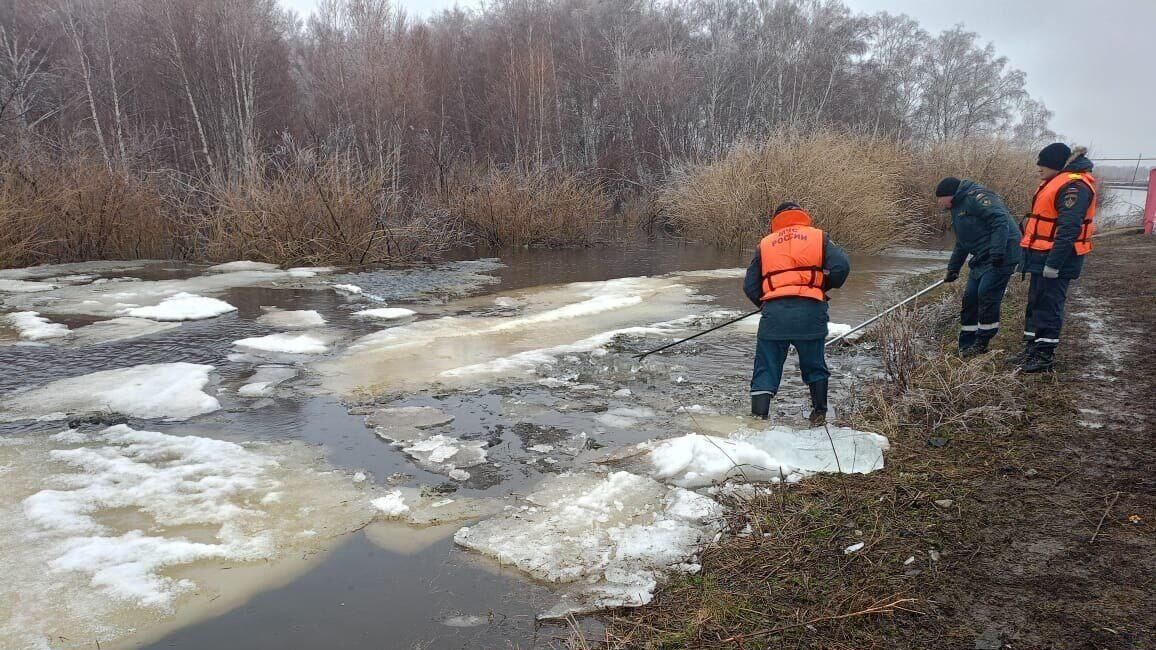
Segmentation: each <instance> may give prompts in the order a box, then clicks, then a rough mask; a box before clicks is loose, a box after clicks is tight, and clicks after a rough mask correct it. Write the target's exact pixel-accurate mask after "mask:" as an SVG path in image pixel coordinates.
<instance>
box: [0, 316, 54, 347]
mask: <svg viewBox="0 0 1156 650" xmlns="http://www.w3.org/2000/svg"><path fill="white" fill-rule="evenodd" d="M5 320H7V321H8V322H9V323H11V324H12V326H13V327H15V328H16V330H17V331H19V332H20V338H22V339H24V340H26V341H44V340H47V339H56V338H60V337H62V336H68V335H69V333H70V332H69V330H68V326H67V325H62V324H60V323H53V322H52V321H50V320H48V319H47V318H44V317H43V316H41V315H40V314H38V313H36V312H34V311H18V312H15V313H11V314H6V315H5Z"/></svg>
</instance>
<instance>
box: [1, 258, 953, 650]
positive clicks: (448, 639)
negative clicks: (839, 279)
mask: <svg viewBox="0 0 1156 650" xmlns="http://www.w3.org/2000/svg"><path fill="white" fill-rule="evenodd" d="M499 257H500V258H501V262H502V264H503V266H500V267H497V265H494V264H489V263H481V264H476V265H474V266H470V264H469V263H467V264H466V265H465V266H464V267H462V266H458V267H453V268H452V269H451V270H449V271H445V270H416V271H406V272H397V271H367V272H363V273H351V274H345V275H343V276H341V278H340V279H341V281H348V282H351V283H354V284H358V285H359V286H362V287H364V288H365V290H366V291H367V292H369V293H375V294H377V295H380V296H382V297H384V298H386V299H387V300H388V301H389V302H390V304H391V305H394V304H399V305H404V304H407V303H412V304H443V305H444V304H445V303H447V302H448V303H449V304H450V305H452V300H453V296H454V295H455V294H461V293H464V294H469V295H478V294H488V293H496V292H503V291H510V290H515V289H525V288H530V287H536V286H541V285H550V284H557V283H567V282H576V281H600V280H608V279H613V278H620V277H632V276H642V275H656V274H663V273H670V272H674V271H693V270H706V269H718V268H733V267H745V266H746V264H747V262H748V261H749V258H748V257H747V255H746V254H740V253H737V252H731V251H719V250H715V249H709V248H703V247H694V246H685V245H680V244H677V243H672V242H664V241H640V242H634V243H629V244H627V245H625V246H623V247H619V248H613V249H588V250H573V251H513V252H505V253H502V254H500V255H499ZM942 264H943V261H942V259H941V256H937V255H935V254H927V253H925V252H917V251H911V252H908V253H902V252H900V253H898V254H891V255H878V256H856V257H854V258H853V271H852V276H851V280H850V281H849V282H848V285H847V286H846V287H845V288H843V289H842V290H840V291H838V292H835V293H834V298H833V301H832V303H831V319H832V321H833V322H842V323H857V322H859V321H861V320H863V319H865V318H866V317H868V316H870V315H872V314H873V313H874V312H875V310H876V309H877V308H878V307H879V306H880V303H881V300H882V299H883V297H884V296H885V295H886V294H887V291H888V289H889V287H890V286H891V284H892V283H894V282H895V281H896V280H897V279H900V278H902V277H904V276H905V275H908V274H911V273H917V272H922V271H925V270H927V269H929V268H937V267H939V266H942ZM463 268H464V269H465V270H466V271H467V272H466V273H464V274H463V273H461V272H460V271H462V269H463ZM192 272H195V271H193V270H190V269H186V268H172V267H171V266H164V265H161V266H153V267H149V268H147V269H145V270H143V271H140V272H139V275H140V276H142V277H144V278H146V279H158V278H167V277H181V276H182V274H187V273H192ZM121 275H123V274H121ZM479 278H480V279H479ZM741 284H742V282H741V279H737V278H728V279H717V280H708V281H705V282H702V283H701V284H700V285H699V286H698V288H699V291H700V293H705V294H709V295H711V296H713V300H712V301H711V303H710V304H709V307H710V308H711V309H737V310H744V311H745V310H749V309H750V305H749V303H748V302H747V301H746V299H745V298H744V297H743V295H742V288H741ZM221 297H222V298H223V299H225V300H227V301H228V302H230V303H231V304H233V305H235V306H237V307H238V311H237V312H235V313H233V314H229V315H226V316H222V317H219V318H215V319H210V320H206V321H198V322H192V323H186V324H184V325H182V326H181V328H180V329H179V330H174V331H172V332H167V333H162V334H159V335H155V336H151V337H145V338H140V339H135V340H130V341H124V342H119V343H114V344H108V345H99V346H90V347H83V348H70V347H22V346H21V347H17V346H9V347H0V390H2V391H7V390H11V389H14V388H18V387H23V386H29V385H34V384H41V383H44V382H46V381H49V380H52V379H57V378H61V377H67V376H74V375H79V374H83V373H88V372H95V371H97V370H107V369H110V368H116V367H126V366H131V365H137V364H142V363H158V362H173V361H188V362H194V363H205V364H212V365H213V366H215V367H216V369H217V372H218V375H219V377H220V379H219V381H220V384H221V385H222V386H233V385H236V384H237V383H238V382H239V381H240V380H242V379H243V378H244V377H246V376H247V375H249V374H251V372H252V370H253V366H252V363H251V362H247V361H244V360H235V359H231V358H230V352H231V349H230V344H231V342H232V341H234V340H236V339H239V338H244V337H250V336H260V335H263V334H268V333H272V332H273V331H274V330H272V329H270V328H267V327H264V326H262V325H259V324H257V323H255V322H254V320H255V319H256V317H258V316H259V315H260V314H261V313H262V312H261V309H260V307H261V306H262V305H276V306H278V307H281V308H284V309H316V310H318V311H319V312H321V313H322V314H323V315H324V316H325V317H326V319H327V320H328V321H329V322H330V325H331V326H333V327H337V328H341V329H344V330H346V331H348V332H349V333H351V334H352V335H353V336H357V335H361V334H367V333H369V332H372V331H375V330H376V329H379V328H380V326H374V325H373V324H369V323H365V322H363V321H359V320H357V319H354V318H351V317H350V314H351V313H352V309H351V307H350V304H349V301H347V300H346V299H344V298H342V297H341V296H338V295H336V294H334V293H333V292H324V291H315V290H291V289H289V290H287V289H267V288H240V289H233V290H231V291H230V292H229V293H227V294H226V295H223V296H221ZM370 306H372V305H370ZM362 308H364V307H362ZM685 315H686V314H682V313H672V314H670V317H671V318H678V317H682V316H685ZM69 324H70V325H79V324H83V322H81V321H76V322H72V323H69ZM559 326H560V327H564V325H559ZM655 343H656V341H655V339H653V338H651V339H649V340H638V341H633V342H631V341H628V342H626V343H625V344H624V345H625V348H623V349H618V350H615V351H612V353H611V354H610V355H608V356H607V357H602V358H594V357H592V356H591V355H572V356H568V357H567V358H565V359H563V360H561V361H560V362H559V363H558V364H557V367H555V368H552V369H551V372H552V373H553V374H554V375H559V376H563V375H565V376H571V377H577V378H578V380H579V381H581V382H583V383H587V384H589V385H593V386H597V387H598V390H592V391H589V392H586V393H575V392H573V391H569V390H566V389H556V388H555V389H552V388H547V387H544V386H541V385H538V384H536V383H534V382H530V383H527V382H526V381H524V380H519V379H517V378H513V379H504V380H494V381H487V382H485V383H482V384H480V385H477V386H474V387H471V388H468V389H456V390H453V391H438V390H435V389H430V390H424V391H416V392H412V393H408V394H405V395H393V396H390V398H389V401H388V403H389V405H390V406H434V407H436V408H439V409H441V410H443V411H446V412H449V413H452V414H453V415H454V416H455V417H456V419H455V420H454V422H453V423H452V425H451V426H452V428H451V431H452V435H455V436H458V437H460V438H463V439H484V440H486V441H487V442H488V444H489V447H488V449H487V452H488V454H489V461H490V463H488V464H487V465H486V466H484V467H482V468H474V469H475V470H477V471H472V472H471V473H472V476H471V478H470V479H469V480H467V481H465V482H463V483H461V484H452V483H451V482H449V481H448V480H447V479H446V477H445V476H442V475H439V474H435V473H432V472H428V471H425V470H423V469H421V468H420V467H418V466H417V465H415V464H414V463H413V462H412V461H411V460H410V459H409V458H407V457H406V456H405V455H403V454H402V453H401V452H400V451H399V450H397V449H396V448H395V447H393V446H391V445H389V444H386V443H385V442H383V441H382V440H381V439H380V438H378V437H377V436H376V435H375V434H374V432H373V431H372V430H371V429H370V428H368V427H367V426H366V425H365V423H364V421H363V417H362V416H360V415H353V414H351V413H350V410H349V408H348V407H347V406H346V405H345V404H343V403H341V401H339V400H338V399H337V398H336V397H335V396H333V395H330V394H327V393H326V392H325V391H322V390H320V388H319V387H318V384H317V383H316V381H315V380H314V379H313V378H311V377H310V376H309V375H308V374H305V375H304V376H302V377H300V378H299V379H297V380H295V384H296V385H295V390H294V392H293V397H292V398H291V399H285V398H278V399H267V400H261V401H259V402H258V403H256V404H249V403H240V402H238V401H237V400H236V398H235V397H233V398H231V399H230V398H229V397H228V395H229V393H228V392H222V394H221V401H222V406H223V408H222V410H220V411H218V412H216V413H212V414H210V415H208V416H204V417H201V418H197V419H195V420H192V421H189V422H181V423H164V422H155V421H150V422H148V423H147V424H142V425H141V426H145V427H147V428H148V429H150V430H157V431H163V432H170V433H182V434H196V435H204V436H211V437H220V438H226V439H236V440H253V439H296V440H302V441H306V442H309V443H315V444H317V445H321V446H323V447H324V449H325V453H326V457H327V458H328V460H329V461H330V462H331V463H332V464H333V465H334V466H336V467H338V468H341V469H345V470H349V471H351V472H352V471H361V472H364V473H365V474H366V475H367V476H368V477H369V478H370V480H372V481H374V482H376V483H379V484H386V483H388V484H390V485H398V484H401V485H412V486H421V485H424V486H442V488H441V489H445V490H446V491H447V492H452V493H453V494H455V495H457V496H464V497H499V498H510V496H511V495H518V494H525V493H526V492H527V491H530V490H532V489H533V486H534V485H535V484H536V483H537V482H538V481H540V480H541V478H542V477H543V476H545V475H547V474H550V473H556V472H558V471H563V470H565V469H567V468H569V467H573V466H575V463H576V462H578V461H576V460H574V459H573V458H572V457H567V456H566V455H565V454H556V455H557V456H558V458H554V459H552V460H553V461H554V462H552V463H550V462H546V461H545V460H544V458H542V457H540V456H534V455H531V454H528V453H527V452H526V451H525V449H526V448H527V447H529V446H531V445H535V444H552V445H558V446H559V447H562V446H565V445H569V446H571V447H573V448H594V447H614V446H618V445H623V444H629V443H634V442H639V441H642V440H647V439H650V438H655V437H665V436H669V435H672V434H676V433H680V432H685V431H686V430H687V429H694V428H695V426H696V425H695V421H694V417H693V416H692V415H687V414H679V413H678V407H679V406H680V405H681V406H688V405H692V404H693V405H698V406H701V407H703V408H705V409H707V410H709V411H714V412H718V413H722V414H727V413H734V414H741V413H742V412H743V411H744V410H745V408H746V395H745V391H746V382H747V380H748V377H749V375H748V373H749V364H750V356H751V346H752V345H753V335H752V334H751V332H750V331H749V330H746V331H743V330H741V329H739V328H737V327H736V328H732V329H730V330H724V331H721V332H719V333H717V334H712V335H709V336H707V337H703V338H702V339H699V340H697V341H695V342H694V343H692V344H687V345H685V346H681V347H679V348H676V349H675V350H672V351H671V353H670V354H665V355H661V356H656V357H652V358H651V359H648V360H647V361H646V362H645V364H643V365H642V366H641V367H639V366H637V364H634V363H633V362H632V361H631V360H630V359H629V354H630V353H633V352H635V351H639V350H641V349H645V348H646V347H649V346H651V345H654V344H655ZM632 346H633V347H632ZM831 364H832V366H833V370H834V371H835V372H836V374H837V376H838V378H837V379H836V382H835V395H834V397H833V402H834V403H835V404H836V405H838V404H839V401H840V399H841V397H845V396H846V395H847V393H848V391H850V390H852V386H853V383H854V382H855V381H858V380H860V379H862V378H863V377H864V376H866V374H869V373H870V372H871V370H870V367H869V363H867V362H865V361H864V357H863V355H862V354H861V353H858V352H855V351H852V352H844V353H839V354H835V355H833V356H832V358H831ZM864 368H866V370H864ZM796 375H797V370H796V369H795V368H794V367H793V364H792V366H791V367H789V368H788V370H787V373H786V382H785V387H784V390H783V392H782V394H781V395H780V399H779V401H778V403H777V404H776V406H777V408H778V409H779V413H780V414H781V415H782V416H783V417H787V418H790V417H795V416H798V415H799V413H801V412H802V409H803V408H804V402H805V397H804V394H803V393H804V387H803V385H802V384H801V382H800V381H799V380H798V379H797V377H796ZM624 388H627V389H630V391H631V394H630V395H629V396H617V397H616V396H615V391H621V389H624ZM639 406H645V407H648V408H652V409H653V410H654V411H655V413H656V415H655V416H654V417H648V418H638V419H634V420H628V421H625V422H623V421H615V420H607V419H606V418H605V416H604V414H606V413H607V412H610V413H614V412H615V409H632V408H637V407H639ZM837 408H838V407H837V406H836V409H837ZM600 416H602V419H600ZM49 430H52V431H56V430H58V427H56V428H51V429H50V428H49V427H48V425H44V424H37V423H27V422H25V423H16V424H8V425H0V435H2V434H4V433H11V432H17V431H19V432H29V431H32V432H41V431H49ZM371 536H372V533H371V532H369V531H361V532H358V533H355V534H353V535H350V536H349V538H348V540H347V541H345V542H344V544H343V545H341V546H340V547H339V548H337V550H335V551H334V552H332V553H331V554H329V555H328V556H327V557H326V558H325V559H324V560H322V561H321V562H320V563H319V564H317V565H316V566H314V567H313V568H311V569H310V570H309V571H307V572H306V573H305V574H303V575H301V576H298V577H296V578H295V579H293V580H292V581H291V582H289V583H288V584H286V585H285V586H282V587H280V588H276V589H273V590H271V591H267V592H265V593H262V594H259V595H257V596H256V597H254V598H253V599H252V600H251V601H249V602H248V603H246V604H245V605H243V606H241V607H238V608H236V609H233V610H232V611H229V612H227V613H225V614H223V615H220V616H217V617H215V618H211V619H208V620H205V621H202V622H198V623H195V624H192V625H190V626H188V627H185V628H183V629H180V630H177V631H176V632H173V633H171V634H170V635H169V636H167V637H165V638H163V639H161V640H159V641H156V642H154V643H152V644H151V645H148V646H145V647H148V648H155V649H161V648H166V649H169V648H181V649H188V650H194V649H195V650H201V649H204V648H233V649H238V650H242V649H243V650H261V649H266V648H268V649H274V648H276V649H278V650H287V649H290V650H291V649H298V648H300V649H306V648H319V647H328V648H510V647H516V648H531V647H548V646H549V645H550V644H551V643H554V642H556V641H557V640H558V639H560V638H563V637H564V636H565V634H566V629H565V628H564V627H563V626H559V625H554V624H546V625H542V624H538V623H536V622H535V614H536V613H537V612H539V611H542V610H543V609H545V608H547V607H548V606H549V605H550V604H552V602H553V596H552V594H551V592H550V590H549V589H548V588H547V587H546V586H544V585H539V584H535V583H533V582H531V581H528V580H526V579H525V578H524V577H523V575H522V574H520V573H519V572H518V571H516V570H511V569H503V568H501V567H498V566H496V564H495V563H493V562H490V561H488V560H485V559H483V558H479V557H477V556H475V555H473V554H470V553H467V552H464V551H461V550H459V549H456V548H455V547H454V545H453V542H452V537H449V536H446V537H442V538H441V539H436V540H432V541H429V542H427V545H425V546H424V547H422V548H418V549H417V550H410V551H408V552H397V551H395V550H387V549H386V548H383V547H382V546H381V545H379V544H377V543H375V542H374V541H373V540H372V539H371ZM463 617H464V618H463ZM447 622H448V623H449V624H447Z"/></svg>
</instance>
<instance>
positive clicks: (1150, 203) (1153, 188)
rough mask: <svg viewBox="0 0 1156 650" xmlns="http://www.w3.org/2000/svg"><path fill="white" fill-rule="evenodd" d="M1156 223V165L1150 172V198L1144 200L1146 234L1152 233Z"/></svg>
mask: <svg viewBox="0 0 1156 650" xmlns="http://www.w3.org/2000/svg"><path fill="white" fill-rule="evenodd" d="M1153 225H1156V167H1153V168H1152V169H1151V170H1150V171H1149V172H1148V198H1147V199H1145V200H1144V234H1145V235H1151V234H1152V226H1153Z"/></svg>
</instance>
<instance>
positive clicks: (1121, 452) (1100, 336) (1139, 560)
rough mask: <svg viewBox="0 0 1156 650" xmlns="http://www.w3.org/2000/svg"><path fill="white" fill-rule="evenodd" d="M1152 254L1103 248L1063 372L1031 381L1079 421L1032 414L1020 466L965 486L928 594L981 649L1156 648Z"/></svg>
mask: <svg viewBox="0 0 1156 650" xmlns="http://www.w3.org/2000/svg"><path fill="white" fill-rule="evenodd" d="M1154 256H1156V238H1152V237H1148V238H1143V237H1137V236H1127V237H1116V238H1111V239H1107V240H1105V241H1103V242H1100V243H1098V245H1097V250H1096V251H1095V253H1094V254H1093V257H1092V258H1091V259H1089V261H1088V264H1087V267H1086V273H1085V274H1084V277H1083V278H1081V279H1080V280H1079V282H1078V283H1077V284H1076V285H1075V287H1074V292H1073V295H1072V296H1071V299H1070V302H1069V305H1068V310H1069V311H1068V313H1069V321H1068V322H1069V324H1070V326H1066V329H1065V332H1064V334H1063V343H1062V344H1061V348H1060V359H1061V363H1060V365H1059V372H1057V373H1056V375H1055V376H1054V377H1049V376H1044V377H1029V378H1027V380H1028V382H1029V389H1032V392H1035V393H1038V392H1039V391H1040V390H1041V389H1042V390H1043V391H1048V390H1056V391H1063V392H1065V393H1066V394H1067V396H1068V398H1069V399H1070V400H1072V402H1073V403H1074V406H1075V407H1076V409H1077V411H1076V414H1075V415H1074V418H1073V417H1070V416H1069V417H1063V416H1060V415H1059V414H1057V417H1054V418H1047V417H1043V418H1038V419H1037V420H1036V421H1033V422H1030V425H1031V428H1032V430H1031V431H1030V432H1026V433H1027V436H1028V438H1027V439H1026V440H1025V441H1024V442H1025V443H1026V444H1025V448H1024V449H1023V452H1024V453H1023V463H1024V464H1023V465H1022V466H1018V467H1017V466H1010V467H1000V468H993V470H994V471H993V472H992V473H991V474H990V475H989V476H988V477H987V480H983V481H978V482H976V483H975V485H974V487H975V491H974V492H972V498H973V499H974V500H975V502H976V505H977V506H978V508H977V510H976V511H975V512H973V513H971V515H972V516H971V517H970V519H971V523H972V525H974V526H975V527H976V529H977V533H978V534H977V535H975V536H974V537H972V538H971V539H968V540H966V542H965V544H964V545H963V547H962V548H961V549H959V550H960V551H962V552H964V553H966V554H967V557H968V558H969V559H968V560H967V561H965V562H960V563H958V565H955V566H952V567H950V568H951V571H950V574H949V575H948V576H947V579H946V580H945V581H944V583H943V585H942V587H943V589H941V590H940V591H939V595H938V597H933V598H934V599H936V600H939V599H942V601H941V602H942V603H943V605H944V612H943V613H945V614H948V615H952V616H960V617H962V618H964V619H970V620H971V621H973V625H975V626H976V627H982V628H983V629H982V630H980V632H981V634H982V635H983V640H984V641H987V643H986V645H989V646H990V647H996V646H995V644H994V643H993V642H992V641H994V640H995V639H996V638H999V639H1002V640H1004V641H1005V642H1006V646H1005V647H1009V648H1025V647H1031V648H1036V647H1039V648H1149V647H1156V632H1154V629H1156V595H1154V594H1156V583H1154V579H1156V453H1154V449H1156V417H1154V416H1156V339H1154V338H1153V336H1152V332H1153V330H1156V275H1154V271H1156V269H1154V267H1153V262H1152V260H1153V257H1154ZM1073 419H1074V422H1073V421H1072V420H1073ZM1033 470H1034V471H1033ZM1132 515H1138V516H1139V517H1140V521H1139V522H1138V523H1132V521H1130V520H1129V517H1130V516H1132ZM1093 538H1094V541H1093ZM951 601H955V606H952V604H951ZM981 645H983V644H981ZM976 647H980V646H976Z"/></svg>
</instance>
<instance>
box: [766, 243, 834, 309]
mask: <svg viewBox="0 0 1156 650" xmlns="http://www.w3.org/2000/svg"><path fill="white" fill-rule="evenodd" d="M759 259H760V261H761V263H762V272H763V301H767V300H774V299H776V298H787V297H802V298H810V299H812V300H823V299H824V297H825V296H824V294H823V231H822V230H819V229H818V228H811V227H810V226H790V227H788V228H783V229H782V230H777V231H775V232H772V233H771V234H769V235H767V236H766V237H763V240H762V241H760V242H759Z"/></svg>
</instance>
